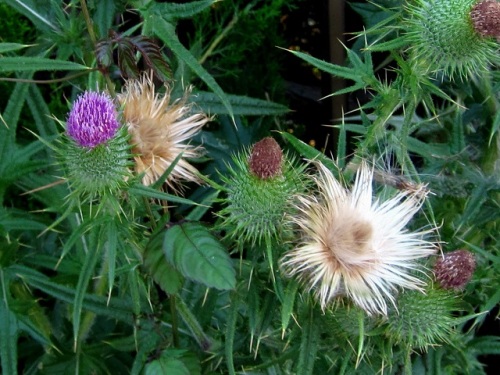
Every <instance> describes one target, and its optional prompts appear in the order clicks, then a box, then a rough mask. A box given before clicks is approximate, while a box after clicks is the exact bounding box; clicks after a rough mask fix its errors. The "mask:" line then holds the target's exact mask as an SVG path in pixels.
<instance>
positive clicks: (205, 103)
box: [192, 91, 290, 116]
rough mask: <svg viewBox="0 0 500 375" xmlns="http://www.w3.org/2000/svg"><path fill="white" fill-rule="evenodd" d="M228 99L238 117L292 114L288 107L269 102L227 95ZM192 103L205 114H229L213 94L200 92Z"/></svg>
mask: <svg viewBox="0 0 500 375" xmlns="http://www.w3.org/2000/svg"><path fill="white" fill-rule="evenodd" d="M227 98H228V99H229V103H231V108H232V110H233V114H234V115H236V116H276V115H283V114H286V113H288V112H290V110H289V109H288V108H287V107H286V106H284V105H282V104H278V103H274V102H270V101H268V100H262V99H255V98H250V97H248V96H242V95H227ZM192 101H193V102H195V103H196V104H197V105H198V106H199V107H200V108H201V109H202V110H203V111H204V112H205V113H217V114H229V112H228V111H227V108H226V107H225V106H224V104H223V103H222V101H221V100H220V98H219V97H218V96H217V95H215V94H213V93H211V92H206V91H199V92H197V93H196V94H195V95H193V96H192Z"/></svg>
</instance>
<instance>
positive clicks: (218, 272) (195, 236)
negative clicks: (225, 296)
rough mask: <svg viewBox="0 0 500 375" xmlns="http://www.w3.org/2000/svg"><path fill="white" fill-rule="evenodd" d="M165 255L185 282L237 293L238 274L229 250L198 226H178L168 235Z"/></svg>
mask: <svg viewBox="0 0 500 375" xmlns="http://www.w3.org/2000/svg"><path fill="white" fill-rule="evenodd" d="M163 251H164V252H165V255H166V257H167V259H168V260H169V262H170V263H171V264H172V265H173V266H174V267H175V268H176V269H177V270H179V271H180V272H181V273H182V274H183V275H184V276H185V277H186V278H188V279H191V280H194V281H197V282H200V283H202V284H204V285H206V286H207V287H210V288H216V289H221V290H228V289H234V287H235V285H236V272H235V269H234V266H233V263H232V261H231V258H230V257H229V255H228V253H227V251H226V249H225V248H224V246H222V244H221V243H220V242H219V241H218V240H217V239H216V238H215V237H214V236H212V235H211V234H210V232H209V231H208V230H207V229H206V228H205V227H204V226H202V225H201V224H199V223H183V224H179V225H175V226H173V227H171V228H170V229H168V230H167V231H166V232H165V237H164V241H163Z"/></svg>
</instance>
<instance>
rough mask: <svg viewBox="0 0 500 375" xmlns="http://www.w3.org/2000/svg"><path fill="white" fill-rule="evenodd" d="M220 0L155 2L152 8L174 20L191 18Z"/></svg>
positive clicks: (166, 17)
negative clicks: (182, 2)
mask: <svg viewBox="0 0 500 375" xmlns="http://www.w3.org/2000/svg"><path fill="white" fill-rule="evenodd" d="M218 1H220V0H200V1H191V2H189V3H186V4H180V3H155V4H154V5H153V7H152V9H153V10H154V11H155V12H158V13H159V14H161V16H162V17H163V18H165V19H166V20H168V21H174V20H177V19H180V18H191V17H193V16H194V15H195V14H198V13H200V12H202V11H204V10H205V9H207V8H210V7H211V6H212V5H213V4H215V3H217V2H218Z"/></svg>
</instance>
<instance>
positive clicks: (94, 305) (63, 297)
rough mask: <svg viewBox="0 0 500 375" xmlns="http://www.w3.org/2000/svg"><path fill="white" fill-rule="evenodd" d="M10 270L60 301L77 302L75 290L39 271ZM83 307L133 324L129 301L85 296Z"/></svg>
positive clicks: (25, 269)
mask: <svg viewBox="0 0 500 375" xmlns="http://www.w3.org/2000/svg"><path fill="white" fill-rule="evenodd" d="M8 270H9V273H10V274H11V275H13V276H16V277H19V278H21V279H22V280H23V281H24V282H25V283H27V284H28V285H30V286H31V287H33V288H36V289H39V290H41V291H42V292H44V293H47V294H48V295H50V296H52V297H54V298H56V299H58V300H60V301H64V302H67V303H73V302H74V300H75V297H76V293H75V289H74V288H71V287H68V286H65V285H60V284H58V283H55V282H53V281H50V279H49V278H48V277H47V276H45V275H44V274H42V273H40V272H38V271H35V270H33V269H31V268H28V267H25V266H21V265H14V266H11V267H9V269H8ZM82 306H83V308H85V309H86V310H89V311H92V312H94V313H96V314H99V315H103V316H107V317H109V318H111V319H117V320H120V321H123V322H128V323H131V322H133V316H132V312H131V311H130V301H129V300H128V299H119V298H111V299H109V300H108V299H107V298H106V297H103V296H96V295H91V294H85V295H84V298H83V304H82Z"/></svg>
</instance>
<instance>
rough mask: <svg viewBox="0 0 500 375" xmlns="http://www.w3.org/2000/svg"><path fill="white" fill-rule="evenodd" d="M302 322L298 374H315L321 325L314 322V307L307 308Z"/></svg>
mask: <svg viewBox="0 0 500 375" xmlns="http://www.w3.org/2000/svg"><path fill="white" fill-rule="evenodd" d="M304 315H305V316H302V319H301V320H300V322H301V324H302V338H301V341H300V352H299V358H298V364H297V374H301V375H308V374H313V373H314V372H313V370H314V362H315V361H316V353H317V351H318V344H319V324H318V322H316V321H315V320H314V310H313V307H312V306H307V312H306V314H304Z"/></svg>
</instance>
